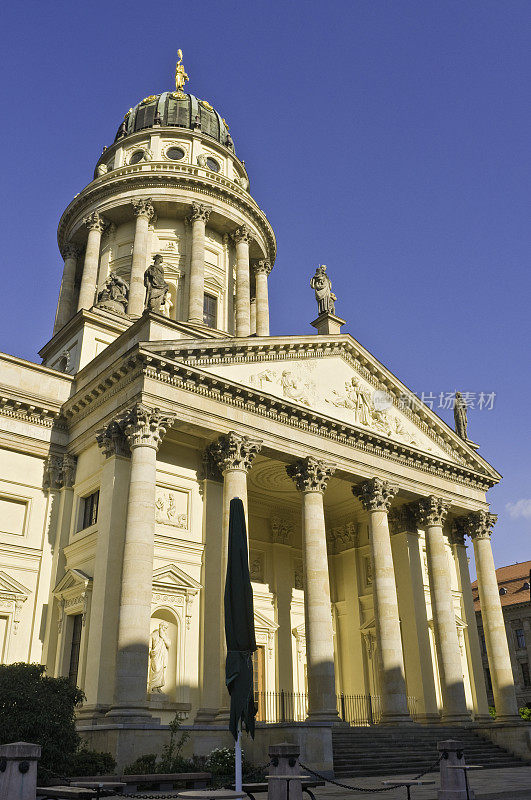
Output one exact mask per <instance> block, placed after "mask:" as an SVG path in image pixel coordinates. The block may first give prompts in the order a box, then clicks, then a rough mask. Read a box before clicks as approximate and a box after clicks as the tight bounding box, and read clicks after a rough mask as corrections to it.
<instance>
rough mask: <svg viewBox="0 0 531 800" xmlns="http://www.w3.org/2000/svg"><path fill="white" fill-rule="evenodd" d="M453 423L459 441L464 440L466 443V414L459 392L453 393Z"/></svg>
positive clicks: (464, 404)
mask: <svg viewBox="0 0 531 800" xmlns="http://www.w3.org/2000/svg"><path fill="white" fill-rule="evenodd" d="M454 422H455V432H456V433H457V435H458V436H459V437H461V439H464V441H465V442H467V441H468V435H467V430H466V429H467V425H468V419H467V413H466V403H465V401H464V400H463V398H462V396H461V392H456V393H455V400H454Z"/></svg>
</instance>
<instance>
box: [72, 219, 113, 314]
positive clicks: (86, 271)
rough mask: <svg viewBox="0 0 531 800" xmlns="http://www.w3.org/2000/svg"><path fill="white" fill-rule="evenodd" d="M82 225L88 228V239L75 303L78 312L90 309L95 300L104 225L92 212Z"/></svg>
mask: <svg viewBox="0 0 531 800" xmlns="http://www.w3.org/2000/svg"><path fill="white" fill-rule="evenodd" d="M83 223H84V225H85V226H86V227H87V228H88V238H87V246H86V249H85V261H84V263H83V274H82V276H81V287H80V289H79V298H78V301H77V310H78V311H79V310H80V309H82V308H92V306H93V305H94V301H95V299H96V298H95V295H96V284H97V281H98V267H99V263H100V244H101V234H102V233H103V231H104V229H105V225H106V222H105V220H104V218H103V217H102V216H101V215H100V214H99V213H98V212H97V211H93V212H92V214H89V216H88V217H85V219H84V220H83Z"/></svg>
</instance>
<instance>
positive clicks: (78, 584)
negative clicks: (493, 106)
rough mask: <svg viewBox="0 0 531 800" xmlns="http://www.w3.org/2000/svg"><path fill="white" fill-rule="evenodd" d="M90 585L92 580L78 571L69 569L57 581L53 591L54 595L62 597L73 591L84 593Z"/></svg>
mask: <svg viewBox="0 0 531 800" xmlns="http://www.w3.org/2000/svg"><path fill="white" fill-rule="evenodd" d="M91 583H92V578H91V577H90V575H87V574H86V573H85V572H82V570H80V569H69V570H67V572H66V574H65V575H64V577H63V578H61V580H60V581H59V583H58V584H57V586H56V587H55V589H54V590H53V593H54V595H56V596H57V595H63V594H65V593H67V592H70V591H72V590H73V589H79V590H82V591H85V590H86V589H87V587H88V586H89V585H90V584H91Z"/></svg>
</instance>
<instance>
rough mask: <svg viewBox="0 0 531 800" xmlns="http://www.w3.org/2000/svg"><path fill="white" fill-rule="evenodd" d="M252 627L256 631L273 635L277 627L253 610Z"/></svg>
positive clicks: (263, 615)
mask: <svg viewBox="0 0 531 800" xmlns="http://www.w3.org/2000/svg"><path fill="white" fill-rule="evenodd" d="M254 627H255V628H257V629H258V630H267V631H271V632H272V633H274V632H275V631H276V630H277V628H278V627H279V626H278V624H277V623H276V622H275V621H274V620H272V619H269V617H266V615H265V614H262V612H261V611H257V610H256V608H255V610H254Z"/></svg>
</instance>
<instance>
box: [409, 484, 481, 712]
mask: <svg viewBox="0 0 531 800" xmlns="http://www.w3.org/2000/svg"><path fill="white" fill-rule="evenodd" d="M449 505H450V503H449V502H448V501H446V500H443V499H442V498H440V497H435V496H434V495H430V496H429V497H424V498H422V499H421V500H419V501H418V503H417V505H416V508H415V511H416V514H417V517H418V524H419V526H420V527H421V528H423V529H424V532H425V536H426V557H427V561H428V578H429V583H430V597H431V611H432V616H433V630H434V633H435V649H436V651H437V663H438V666H439V678H440V683H441V694H442V703H443V712H442V719H443V722H460V721H464V720H469V719H470V714H469V712H468V710H467V707H466V698H465V687H464V684H463V665H462V663H461V650H460V648H459V639H458V637H457V625H456V621H455V609H454V599H453V595H452V586H451V582H450V570H449V562H448V554H447V551H446V545H445V539H444V536H443V523H444V520H445V519H446V515H447V513H448V507H449Z"/></svg>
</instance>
